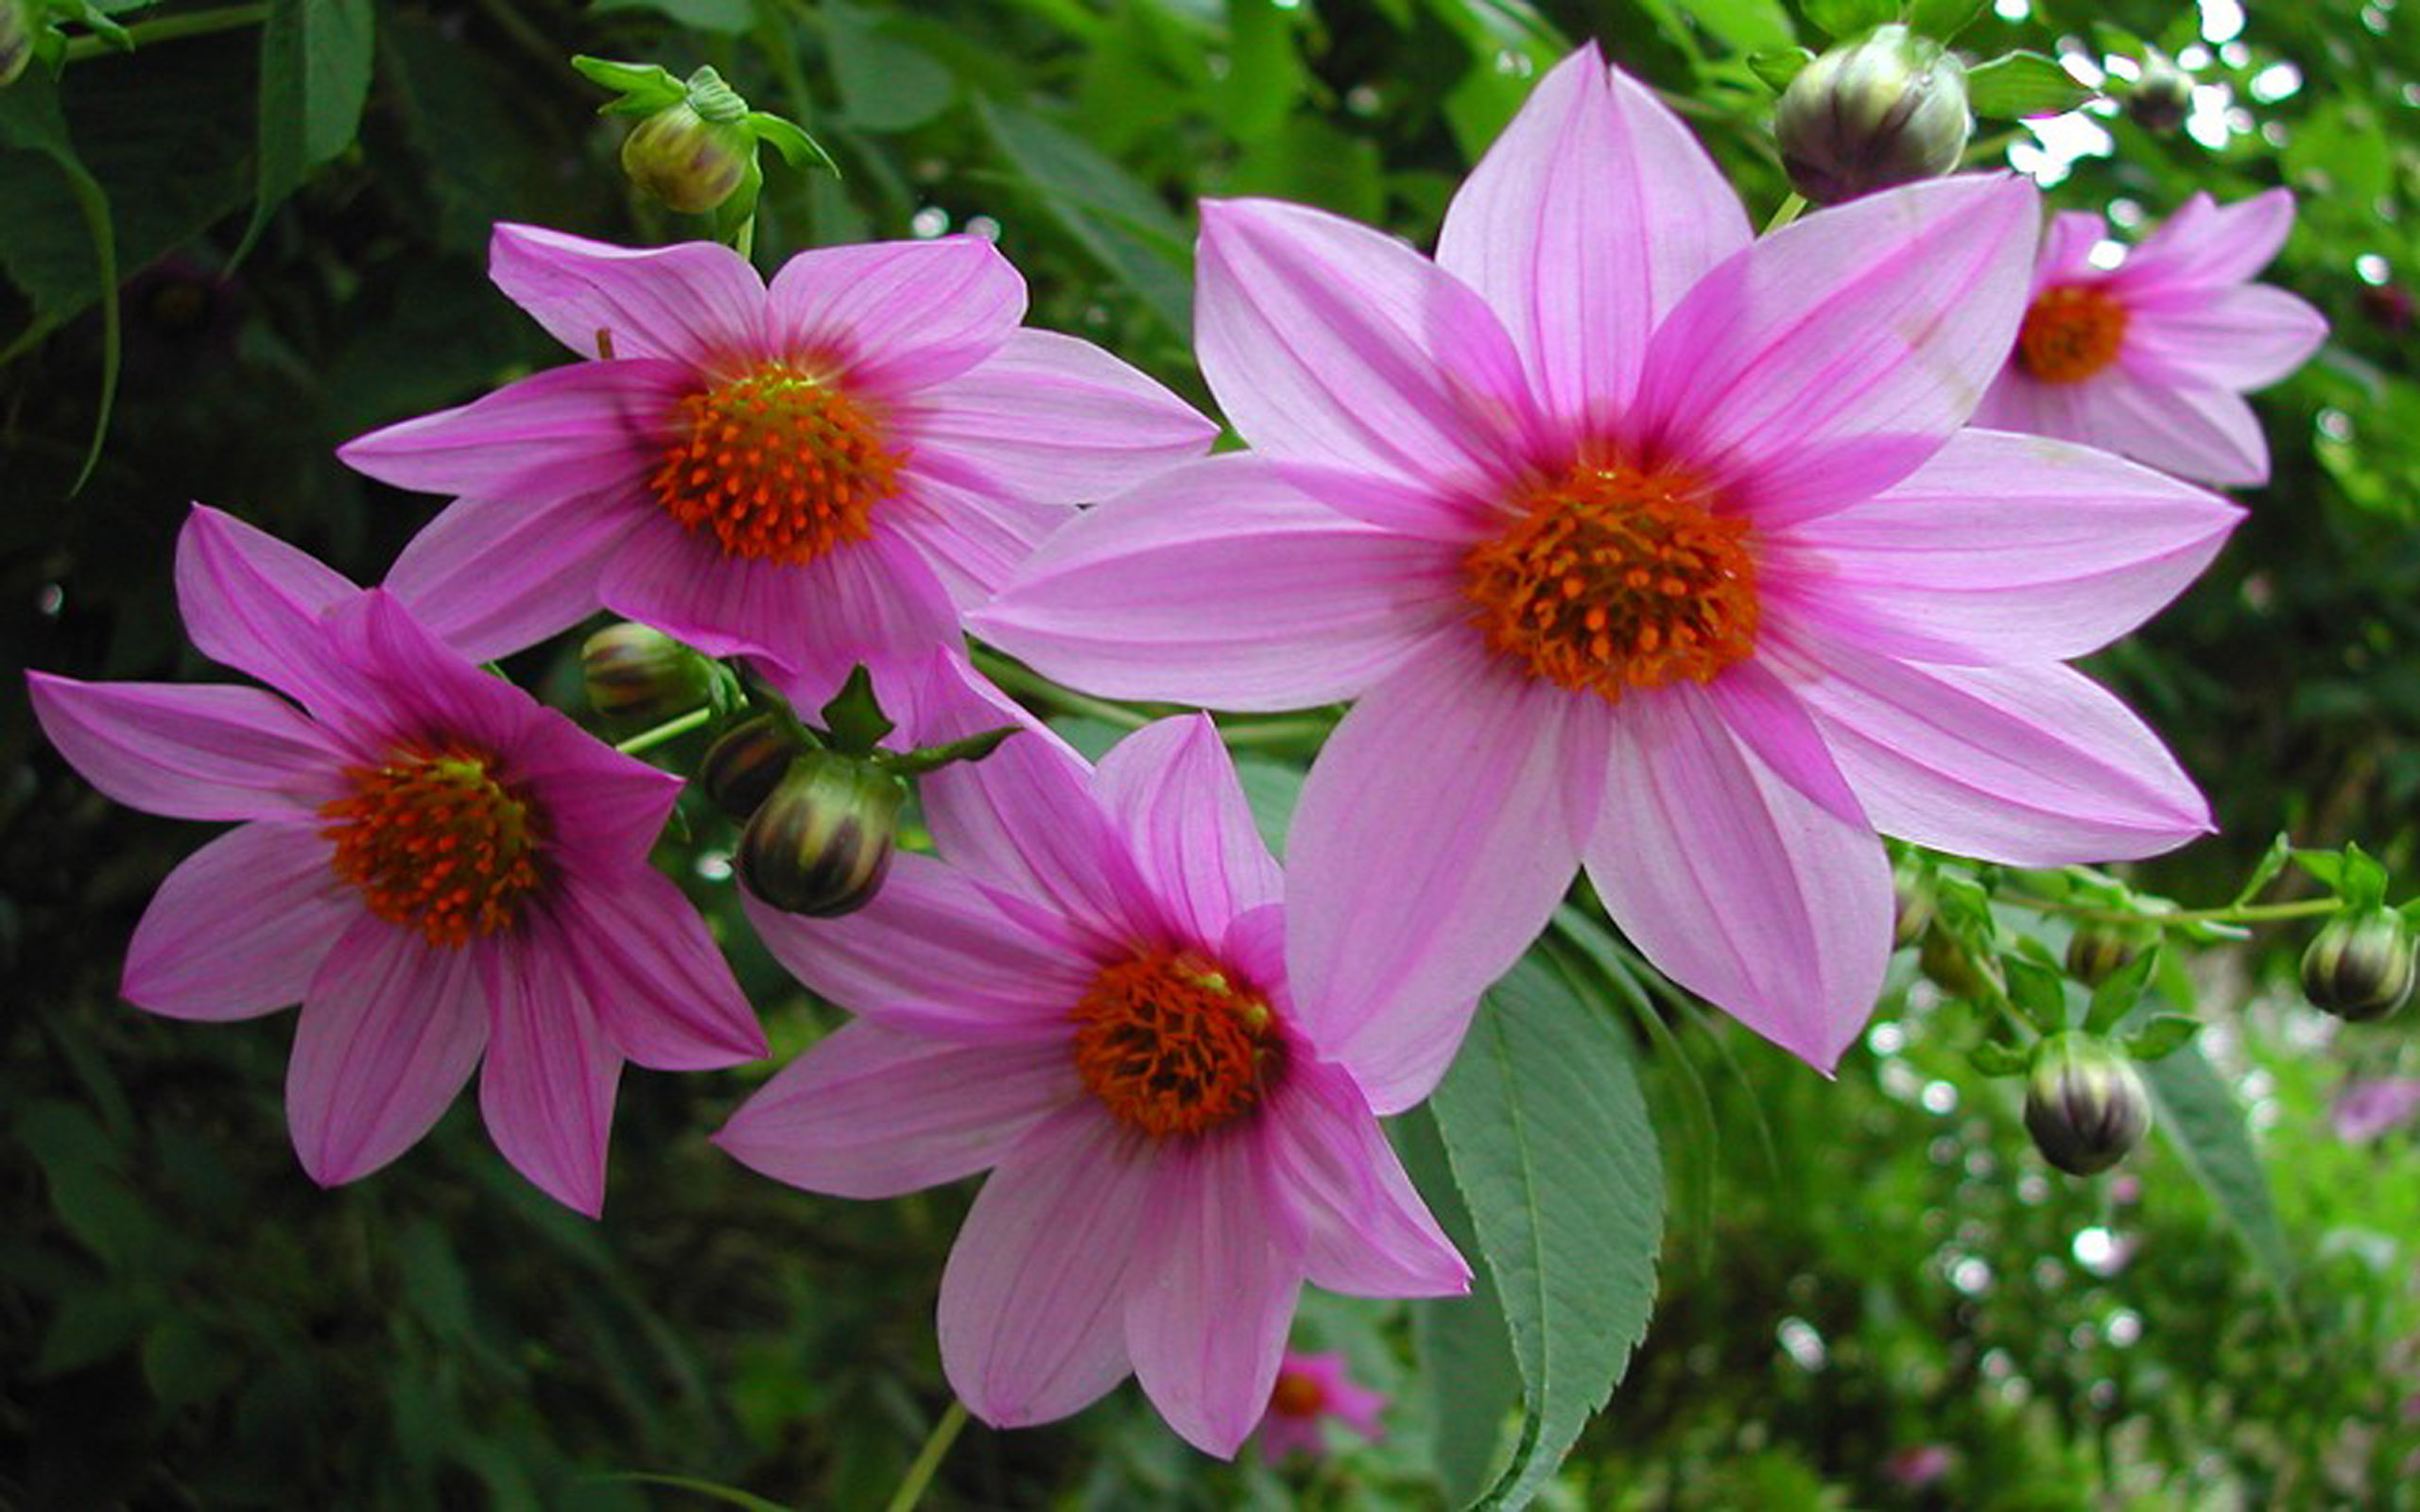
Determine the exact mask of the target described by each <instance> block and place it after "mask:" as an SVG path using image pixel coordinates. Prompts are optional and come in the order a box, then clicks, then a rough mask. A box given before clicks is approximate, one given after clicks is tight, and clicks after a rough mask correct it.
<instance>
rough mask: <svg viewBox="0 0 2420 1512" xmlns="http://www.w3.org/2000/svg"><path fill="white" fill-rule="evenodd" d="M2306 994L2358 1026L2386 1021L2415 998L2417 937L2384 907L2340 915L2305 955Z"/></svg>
mask: <svg viewBox="0 0 2420 1512" xmlns="http://www.w3.org/2000/svg"><path fill="white" fill-rule="evenodd" d="M2303 995H2304V996H2305V997H2307V998H2308V999H2310V1001H2311V1005H2312V1006H2314V1007H2317V1008H2322V1009H2325V1011H2327V1012H2329V1013H2332V1014H2334V1015H2336V1016H2337V1017H2338V1018H2340V1019H2343V1020H2346V1021H2348V1022H2353V1023H2365V1022H2369V1021H2370V1020H2372V1019H2383V1018H2385V1017H2386V1016H2387V1015H2388V1014H2390V1013H2393V1012H2394V1010H2395V1009H2397V1008H2399V1007H2401V1006H2402V1005H2403V1000H2404V999H2405V998H2408V997H2410V996H2411V931H2410V930H2409V929H2408V928H2406V927H2405V925H2404V922H2403V919H2402V918H2401V917H2400V916H2398V915H2396V914H2394V913H2393V912H2391V911H2390V910H2388V909H2384V908H2373V909H2370V910H2368V911H2367V912H2365V913H2359V914H2339V915H2337V916H2336V917H2335V918H2334V919H2329V920H2328V921H2327V924H2326V927H2325V928H2323V929H2322V930H2321V931H2320V932H2319V936H2318V937H2317V938H2315V939H2313V940H2312V941H2311V942H2310V948H2309V949H2308V950H2306V951H2304V952H2303Z"/></svg>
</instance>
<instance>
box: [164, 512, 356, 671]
mask: <svg viewBox="0 0 2420 1512" xmlns="http://www.w3.org/2000/svg"><path fill="white" fill-rule="evenodd" d="M360 593H361V590H360V588H359V587H357V586H356V585H355V584H354V582H353V581H352V579H350V578H348V577H346V576H343V575H342V574H340V573H338V572H337V571H336V570H334V569H333V568H330V567H328V566H326V565H324V564H323V563H321V562H320V560H319V558H315V557H312V556H310V555H308V554H306V553H304V552H301V551H298V550H296V549H295V548H294V547H292V546H289V545H287V544H286V543H285V541H280V540H278V539H277V538H276V537H275V536H272V535H269V534H268V533H266V532H264V531H261V530H256V529H254V528H253V527H252V526H251V525H248V524H244V523H243V522H242V521H240V520H238V519H236V518H235V517H234V516H233V515H230V514H225V513H222V512H220V511H219V510H216V509H213V508H210V507H207V506H204V505H199V504H198V505H195V506H194V507H193V512H192V513H191V514H190V515H187V516H186V517H185V524H184V528H183V529H182V531H180V532H178V535H177V608H178V611H179V612H180V613H181V614H182V616H183V617H184V622H185V633H186V634H187V635H188V636H190V637H192V639H193V644H195V645H196V646H197V647H199V649H200V651H201V654H202V655H204V656H206V657H208V658H210V659H211V660H212V661H214V662H224V663H226V664H227V665H228V666H231V667H233V668H235V669H236V670H237V671H239V672H249V673H251V675H252V676H253V677H256V678H258V679H261V680H262V681H263V682H266V683H268V685H269V686H270V687H272V688H275V689H277V690H278V691H279V692H281V693H284V694H286V695H289V696H293V697H295V698H299V699H301V700H302V703H303V705H304V706H305V707H307V708H310V709H314V710H318V711H320V712H321V713H325V712H327V711H328V710H330V709H331V708H335V707H338V706H341V705H343V704H344V703H345V702H346V701H347V699H348V698H349V697H357V696H358V695H357V693H348V691H347V690H348V687H349V685H350V684H349V681H348V679H345V678H344V676H343V673H342V669H341V668H339V667H337V666H334V665H332V664H331V663H330V661H329V658H328V656H327V653H326V643H327V636H326V629H325V626H324V622H325V620H326V618H327V616H328V613H329V611H330V610H334V609H336V608H337V606H338V605H341V604H346V603H350V602H352V600H353V599H354V598H355V597H357V596H358V595H359V594H360Z"/></svg>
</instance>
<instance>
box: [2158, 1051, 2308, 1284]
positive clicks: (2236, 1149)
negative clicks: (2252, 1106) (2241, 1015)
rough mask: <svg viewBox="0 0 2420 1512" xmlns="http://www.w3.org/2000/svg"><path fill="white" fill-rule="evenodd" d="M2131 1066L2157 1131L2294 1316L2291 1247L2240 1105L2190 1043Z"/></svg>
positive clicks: (2267, 1175)
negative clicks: (2145, 1088) (2153, 1107)
mask: <svg viewBox="0 0 2420 1512" xmlns="http://www.w3.org/2000/svg"><path fill="white" fill-rule="evenodd" d="M2135 1069H2136V1070H2138V1071H2140V1072H2141V1073H2142V1075H2143V1080H2144V1082H2145V1083H2146V1084H2147V1085H2149V1086H2150V1088H2151V1091H2152V1100H2153V1101H2154V1102H2155V1103H2157V1104H2158V1108H2159V1113H2158V1118H2157V1120H2156V1122H2157V1124H2158V1125H2159V1128H2160V1130H2161V1132H2162V1133H2164V1134H2166V1135H2167V1136H2168V1142H2169V1144H2170V1145H2171V1146H2173V1147H2174V1149H2175V1150H2176V1153H2177V1155H2178V1156H2179V1157H2181V1158H2182V1159H2183V1160H2184V1161H2185V1164H2186V1166H2187V1169H2189V1170H2190V1171H2191V1172H2192V1173H2193V1176H2194V1178H2195V1179H2196V1180H2198V1181H2200V1182H2201V1183H2202V1187H2203V1190H2204V1191H2206V1192H2207V1193H2209V1194H2210V1200H2211V1201H2212V1202H2214V1203H2216V1204H2217V1205H2218V1209H2219V1212H2220V1215H2221V1217H2223V1218H2225V1220H2226V1221H2227V1224H2228V1226H2229V1227H2230V1228H2232V1229H2235V1231H2236V1233H2237V1234H2238V1236H2240V1237H2241V1238H2242V1240H2243V1243H2244V1247H2245V1248H2247V1249H2249V1250H2251V1251H2252V1259H2253V1263H2255V1264H2256V1265H2258V1266H2259V1267H2260V1274H2261V1276H2262V1278H2263V1279H2264V1280H2267V1281H2268V1282H2269V1285H2270V1288H2271V1289H2272V1290H2273V1291H2274V1292H2275V1293H2276V1294H2277V1302H2278V1305H2279V1306H2280V1307H2282V1308H2283V1309H2284V1310H2285V1312H2286V1315H2287V1318H2288V1320H2289V1322H2292V1321H2293V1320H2294V1318H2295V1313H2294V1304H2293V1295H2294V1291H2293V1288H2294V1257H2293V1252H2292V1250H2290V1248H2288V1247H2287V1245H2286V1230H2285V1227H2284V1225H2282V1224H2281V1223H2279V1222H2278V1221H2277V1209H2276V1205H2275V1203H2274V1202H2273V1201H2272V1200H2271V1198H2270V1194H2269V1174H2268V1172H2267V1171H2266V1170H2265V1169H2264V1168H2263V1167H2262V1166H2261V1163H2260V1156H2259V1153H2258V1152H2257V1151H2256V1150H2255V1149H2254V1148H2253V1147H2252V1134H2251V1131H2250V1130H2249V1129H2247V1128H2246V1127H2245V1125H2244V1120H2243V1108H2242V1105H2241V1104H2239V1103H2238V1102H2237V1101H2236V1097H2235V1093H2234V1092H2232V1091H2228V1090H2227V1084H2226V1083H2225V1082H2224V1081H2222V1080H2221V1079H2220V1076H2219V1074H2218V1073H2217V1072H2216V1071H2214V1070H2212V1069H2211V1066H2210V1062H2209V1061H2208V1060H2207V1059H2206V1058H2204V1057H2203V1055H2202V1052H2201V1051H2200V1050H2199V1049H2198V1048H2196V1047H2194V1046H2191V1045H2187V1046H2186V1047H2185V1048H2184V1049H2182V1050H2178V1051H2176V1052H2174V1053H2173V1054H2170V1055H2169V1056H2167V1057H2163V1058H2161V1059H2159V1060H2155V1061H2151V1062H2148V1063H2145V1064H2141V1065H2138V1066H2137V1067H2136V1068H2135Z"/></svg>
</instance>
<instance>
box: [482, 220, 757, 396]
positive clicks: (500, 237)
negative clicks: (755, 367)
mask: <svg viewBox="0 0 2420 1512" xmlns="http://www.w3.org/2000/svg"><path fill="white" fill-rule="evenodd" d="M488 276H489V277H491V278H493V279H494V280H495V286H496V287H497V288H500V289H502V290H503V291H504V292H505V295H506V297H507V298H509V299H510V300H511V301H512V302H513V303H515V304H518V305H520V306H521V307H522V308H523V309H525V310H527V311H528V312H529V313H530V315H532V316H533V317H535V318H537V321H538V323H539V324H540V325H542V326H544V327H545V328H546V330H547V332H548V333H549V334H551V335H553V336H554V338H555V339H556V340H558V341H561V342H562V344H563V345H564V346H567V347H569V348H571V350H572V351H574V352H579V354H580V355H581V356H583V357H602V356H614V357H661V358H665V359H668V360H670V361H673V362H678V363H680V364H682V365H683V366H684V367H687V368H690V369H699V370H702V371H709V372H718V373H719V372H730V371H734V370H737V369H745V368H746V367H748V366H749V365H751V364H752V363H753V362H755V361H756V360H757V359H758V358H759V356H760V355H761V354H762V353H763V352H764V351H765V335H764V309H765V284H764V281H763V280H762V279H759V278H758V277H757V276H756V270H755V269H754V268H752V267H751V266H748V260H747V259H746V258H744V257H741V256H740V255H739V254H738V253H737V252H735V251H733V250H732V249H729V248H727V247H724V246H721V245H719V244H718V243H715V242H683V243H682V244H680V245H679V246H675V247H641V248H631V247H615V246H612V245H610V244H609V243H605V242H594V241H590V240H588V239H587V238H586V237H583V236H568V235H565V234H564V233H563V232H557V231H546V230H544V229H543V228H540V227H537V226H514V225H499V226H497V227H496V229H495V235H494V238H493V240H492V241H491V242H490V243H489V245H488Z"/></svg>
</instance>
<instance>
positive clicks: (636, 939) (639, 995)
mask: <svg viewBox="0 0 2420 1512" xmlns="http://www.w3.org/2000/svg"><path fill="white" fill-rule="evenodd" d="M554 906H555V907H556V908H557V909H558V910H559V911H560V913H561V915H562V919H563V926H562V927H563V932H564V934H565V935H566V936H569V937H571V938H575V939H577V940H579V951H578V953H577V954H575V956H574V957H573V961H572V969H573V970H574V971H577V972H578V973H579V977H580V979H581V981H582V982H583V983H585V984H586V987H587V993H588V1001H589V1002H590V1003H591V1004H592V1005H595V1007H596V1015H597V1018H598V1020H599V1021H600V1022H602V1023H603V1024H604V1025H605V1032H606V1033H607V1034H609V1035H611V1036H612V1037H613V1040H614V1045H615V1046H616V1047H617V1048H619V1049H620V1051H621V1053H622V1054H623V1055H625V1056H627V1057H630V1058H631V1059H632V1060H635V1061H637V1062H638V1063H639V1064H640V1065H642V1066H645V1067H647V1068H648V1070H650V1071H707V1070H712V1069H714V1068H717V1067H721V1066H735V1065H739V1064H741V1063H742V1062H745V1061H750V1060H761V1059H763V1058H764V1057H765V1056H766V1055H767V1054H768V1047H767V1045H766V1043H765V1031H764V1029H763V1027H762V1026H761V1025H759V1024H758V1023H757V1022H756V1010H755V1009H754V1008H753V1007H752V1006H751V1005H749V1002H748V998H747V996H746V995H745V994H744V993H742V992H741V991H740V989H739V984H738V983H737V982H736V981H735V980H734V979H733V977H732V974H731V965H730V963H729V962H728V961H726V960H724V959H723V954H722V951H721V949H720V948H719V947H718V946H717V945H716V943H715V940H714V936H712V935H711V934H709V933H708V932H707V930H706V924H705V920H704V919H700V918H699V917H698V911H697V910H696V909H695V908H692V907H691V906H690V905H689V901H688V900H687V899H686V898H684V897H683V896H682V894H681V889H680V888H679V887H677V886H675V885H673V883H672V879H670V878H669V877H666V876H665V875H663V874H662V873H661V872H658V871H655V870H653V869H652V868H648V867H647V866H645V865H644V863H642V864H641V865H639V866H637V867H635V868H631V870H630V872H629V873H628V874H627V875H625V876H622V877H619V878H617V879H615V881H614V885H612V886H611V887H607V886H604V885H599V884H598V883H596V882H594V881H591V882H590V883H588V884H587V885H583V886H579V887H572V888H565V889H563V893H562V897H561V898H559V899H557V900H556V901H555V904H554Z"/></svg>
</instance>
